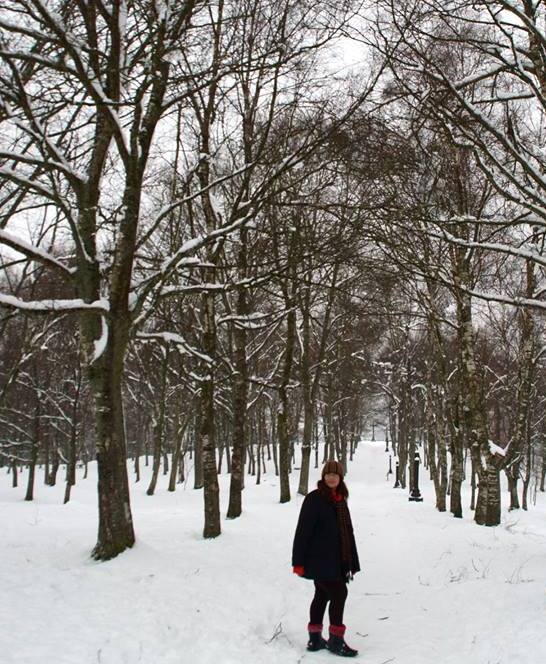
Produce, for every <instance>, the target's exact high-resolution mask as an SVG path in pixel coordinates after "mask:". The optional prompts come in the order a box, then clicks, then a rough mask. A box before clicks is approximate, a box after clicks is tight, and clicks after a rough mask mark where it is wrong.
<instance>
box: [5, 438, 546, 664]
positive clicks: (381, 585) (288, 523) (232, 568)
mask: <svg viewBox="0 0 546 664" xmlns="http://www.w3.org/2000/svg"><path fill="white" fill-rule="evenodd" d="M387 465H388V455H387V454H385V452H384V443H380V442H378V443H370V442H362V443H361V444H360V445H359V448H358V450H357V453H356V456H355V459H354V461H353V462H352V463H350V466H349V474H348V476H347V478H346V479H347V484H348V486H349V490H350V493H351V496H350V508H351V513H352V518H353V523H354V527H355V533H356V541H357V544H358V547H359V553H360V560H361V565H362V568H363V572H362V573H360V574H358V575H357V576H356V578H355V581H354V582H353V583H351V585H350V587H349V598H348V601H347V607H346V613H345V623H346V624H347V634H346V640H347V642H348V643H349V645H351V646H352V647H354V648H357V649H358V650H359V651H360V655H359V657H358V658H357V659H356V661H362V662H366V663H369V664H390V663H391V662H392V663H395V664H462V663H464V664H509V663H510V664H516V663H517V664H542V663H543V662H546V639H545V638H544V633H545V632H544V625H545V622H546V592H545V591H546V497H545V496H544V495H540V494H539V495H538V496H537V503H536V505H535V506H532V507H531V509H530V510H529V511H528V512H524V511H521V510H520V511H517V512H507V511H506V506H504V508H503V518H502V524H501V525H500V526H498V527H496V528H484V527H479V526H476V525H475V524H474V523H473V521H472V513H471V512H470V510H469V509H468V508H466V510H465V515H464V518H463V519H454V518H452V517H451V515H450V514H449V513H446V514H440V513H438V512H437V511H436V510H435V507H434V492H433V487H432V485H431V483H430V482H429V480H428V478H427V477H426V476H425V477H423V473H421V480H422V481H421V490H422V493H423V497H424V502H423V503H410V502H408V494H407V492H406V491H403V490H399V489H396V490H395V489H393V488H392V486H393V479H392V476H390V477H389V478H388V479H387V477H386V470H387ZM145 471H146V473H147V472H148V471H149V469H145ZM80 472H81V471H80ZM93 473H94V464H93V465H90V473H89V477H88V479H86V480H83V479H78V483H77V485H76V486H75V487H74V489H73V492H72V500H71V501H70V503H68V504H67V505H63V504H62V498H63V491H64V487H63V486H62V483H61V484H60V485H59V486H57V487H46V486H44V485H43V484H41V483H37V486H36V496H35V500H34V501H33V502H25V501H24V500H23V498H24V494H25V487H24V481H25V479H26V478H24V477H23V476H21V477H20V480H21V481H20V486H19V488H15V489H13V488H11V477H8V476H7V475H6V474H5V470H3V471H2V474H1V475H0V521H1V528H2V537H1V540H0V588H1V597H2V601H1V602H0V661H1V662H2V664H209V663H210V664H292V663H294V664H295V663H297V662H303V663H304V664H311V663H312V662H317V664H321V663H326V662H332V663H333V662H334V661H339V660H336V658H335V656H334V655H332V654H330V653H328V652H325V651H322V652H319V653H307V652H306V650H305V644H306V627H307V622H308V605H309V602H310V599H311V596H312V592H313V591H312V582H310V581H306V580H303V579H300V578H298V577H296V576H294V575H293V574H292V568H291V565H290V562H291V561H290V557H291V545H292V537H293V532H294V528H295V525H296V520H297V517H298V512H299V508H300V506H301V501H302V497H301V496H297V495H296V489H297V472H294V473H293V477H292V487H293V492H294V494H293V496H294V497H293V500H292V501H291V502H290V503H287V504H283V505H281V504H279V503H278V482H277V479H276V478H275V476H274V475H272V474H266V475H264V476H263V477H262V483H261V485H259V486H256V485H255V484H254V483H253V480H252V478H248V479H247V487H246V489H245V491H244V514H243V515H242V516H241V517H240V518H239V519H236V520H233V521H228V520H226V519H224V518H223V521H222V528H223V533H222V535H221V536H220V537H219V538H217V539H215V540H203V539H202V537H201V532H202V515H203V506H202V491H195V490H193V489H192V488H191V487H192V484H191V482H190V481H188V483H187V484H186V485H185V486H184V485H179V487H178V489H177V491H176V492H175V493H169V492H167V490H166V486H167V481H166V478H165V477H163V478H162V480H161V481H160V483H159V484H158V488H157V491H156V495H155V496H153V497H149V496H147V495H146V488H147V479H148V475H147V474H146V473H144V476H143V479H142V480H141V482H139V483H138V484H133V485H132V508H133V516H134V522H135V529H136V534H137V544H136V546H135V547H134V548H133V549H132V550H130V551H128V552H126V553H124V554H122V555H120V556H118V557H117V558H116V559H114V560H112V561H110V562H107V563H97V562H94V561H93V560H91V558H90V555H89V554H90V550H91V548H92V546H93V544H94V542H95V537H96V528H97V508H96V482H95V477H94V476H93ZM318 477H319V470H318V469H315V470H313V471H312V475H311V483H312V484H313V485H314V483H315V482H316V480H317V479H318ZM38 478H39V480H40V482H41V480H42V477H41V476H38ZM221 482H222V513H223V514H225V510H226V507H227V492H228V486H229V478H228V477H227V476H223V477H222V478H221ZM503 500H504V502H505V503H507V495H506V494H504V495H503ZM465 505H466V506H467V505H468V495H466V494H465Z"/></svg>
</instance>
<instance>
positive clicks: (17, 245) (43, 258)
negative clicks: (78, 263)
mask: <svg viewBox="0 0 546 664" xmlns="http://www.w3.org/2000/svg"><path fill="white" fill-rule="evenodd" d="M0 243H2V244H5V245H7V246H8V247H11V248H12V249H15V251H18V252H20V253H21V254H24V255H25V256H27V257H28V258H33V259H34V260H37V261H39V262H40V263H45V264H46V265H49V266H51V267H55V268H57V269H59V270H62V271H63V272H64V273H65V274H67V275H73V274H74V273H75V272H76V268H69V267H66V265H63V263H61V262H60V261H59V260H57V259H56V258H55V256H52V255H51V254H49V253H48V252H47V251H44V250H43V249H40V247H35V246H34V245H32V244H29V243H28V242H25V240H23V239H21V238H19V237H16V236H15V235H12V234H11V233H8V232H7V231H4V230H1V229H0Z"/></svg>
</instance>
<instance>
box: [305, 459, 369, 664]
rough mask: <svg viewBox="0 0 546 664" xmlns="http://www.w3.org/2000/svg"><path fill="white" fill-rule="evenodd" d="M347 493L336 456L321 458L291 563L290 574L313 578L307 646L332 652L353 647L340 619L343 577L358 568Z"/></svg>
mask: <svg viewBox="0 0 546 664" xmlns="http://www.w3.org/2000/svg"><path fill="white" fill-rule="evenodd" d="M348 496H349V492H348V490H347V487H346V485H345V482H344V481H343V466H342V465H341V464H340V463H338V462H337V461H327V462H326V463H325V464H324V468H323V469H322V479H321V480H319V482H318V484H317V489H315V491H311V493H309V494H308V495H307V496H306V497H305V500H304V501H303V504H302V506H301V512H300V516H299V519H298V525H297V528H296V534H295V536H294V546H293V549H292V565H293V567H294V573H295V574H298V575H299V576H302V577H304V578H306V579H312V580H313V581H314V583H315V596H314V597H313V601H312V602H311V606H310V609H309V614H310V620H309V625H308V628H307V629H308V632H309V642H308V644H307V650H321V649H322V648H328V650H329V651H330V652H333V653H335V654H336V655H341V656H343V657H354V656H355V655H357V654H358V651H356V650H354V649H353V648H350V647H349V646H348V645H347V644H346V643H345V639H344V635H345V625H344V624H343V609H344V608H345V600H346V599H347V583H348V582H349V581H350V580H351V579H352V578H353V574H355V573H356V572H358V571H360V564H359V561H358V553H357V550H356V543H355V538H354V534H353V526H352V524H351V515H350V514H349V508H348V506H347V498H348ZM328 602H330V606H329V610H328V614H329V618H330V630H329V639H328V641H326V640H325V639H323V638H322V620H323V617H324V612H325V611H326V605H327V604H328Z"/></svg>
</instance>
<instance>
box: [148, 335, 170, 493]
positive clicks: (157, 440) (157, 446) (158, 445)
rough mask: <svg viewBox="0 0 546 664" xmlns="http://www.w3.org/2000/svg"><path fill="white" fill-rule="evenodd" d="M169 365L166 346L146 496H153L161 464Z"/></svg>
mask: <svg viewBox="0 0 546 664" xmlns="http://www.w3.org/2000/svg"><path fill="white" fill-rule="evenodd" d="M168 367H169V348H168V346H167V347H166V348H165V349H164V353H163V362H162V363H161V390H160V393H159V407H158V408H159V410H158V417H157V423H156V426H155V427H154V429H155V431H154V434H155V435H154V454H153V462H152V477H151V479H150V484H149V486H148V490H147V491H146V495H147V496H153V495H154V492H155V488H156V485H157V479H158V477H159V469H160V466H161V452H162V447H163V437H164V434H165V408H166V400H167V399H166V394H167V369H168Z"/></svg>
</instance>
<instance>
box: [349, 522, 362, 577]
mask: <svg viewBox="0 0 546 664" xmlns="http://www.w3.org/2000/svg"><path fill="white" fill-rule="evenodd" d="M351 548H352V554H353V555H352V558H353V569H352V570H351V572H352V573H353V574H356V573H357V572H360V560H359V559H358V550H357V548H356V540H355V533H354V530H353V525H352V523H351Z"/></svg>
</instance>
